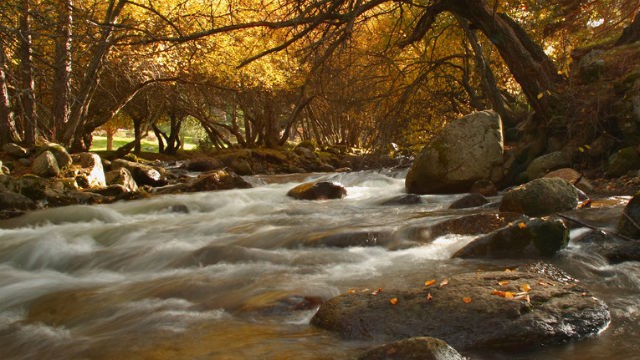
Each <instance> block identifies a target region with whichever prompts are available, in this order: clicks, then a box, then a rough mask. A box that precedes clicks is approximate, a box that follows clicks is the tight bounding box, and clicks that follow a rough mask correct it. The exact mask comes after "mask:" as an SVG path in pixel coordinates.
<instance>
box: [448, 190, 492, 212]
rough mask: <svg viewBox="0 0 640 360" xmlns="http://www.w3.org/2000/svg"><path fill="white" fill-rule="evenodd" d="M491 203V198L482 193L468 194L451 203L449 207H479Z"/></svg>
mask: <svg viewBox="0 0 640 360" xmlns="http://www.w3.org/2000/svg"><path fill="white" fill-rule="evenodd" d="M488 203H489V200H487V198H485V197H484V196H482V195H480V194H475V193H474V194H469V195H466V196H464V197H462V198H460V199H458V200H456V201H454V202H453V203H451V205H449V209H466V208H472V207H478V206H482V205H486V204H488Z"/></svg>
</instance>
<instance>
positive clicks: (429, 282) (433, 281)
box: [424, 279, 437, 287]
mask: <svg viewBox="0 0 640 360" xmlns="http://www.w3.org/2000/svg"><path fill="white" fill-rule="evenodd" d="M436 282H437V281H436V280H435V279H431V280H427V281H425V282H424V286H426V287H429V286H431V285H433V284H435V283H436Z"/></svg>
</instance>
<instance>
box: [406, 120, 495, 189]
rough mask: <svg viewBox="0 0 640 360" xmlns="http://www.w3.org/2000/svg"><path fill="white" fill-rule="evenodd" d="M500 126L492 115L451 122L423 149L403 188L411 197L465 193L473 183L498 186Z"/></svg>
mask: <svg viewBox="0 0 640 360" xmlns="http://www.w3.org/2000/svg"><path fill="white" fill-rule="evenodd" d="M503 151H504V146H503V139H502V122H501V120H500V116H499V115H498V114H497V113H495V112H494V111H479V112H475V113H472V114H470V115H467V116H465V117H462V118H460V119H457V120H455V121H452V122H451V123H449V124H447V126H446V127H445V129H444V130H443V131H442V132H441V133H440V134H438V135H437V136H435V137H434V138H433V139H432V140H431V141H430V142H429V143H428V144H427V146H425V147H424V149H423V150H422V151H421V153H420V154H419V155H418V157H417V158H416V160H415V161H414V162H413V165H412V166H411V168H410V169H409V172H408V174H407V178H406V180H405V186H406V189H407V192H409V193H415V194H433V193H460V192H468V191H469V189H470V188H471V186H472V185H473V183H474V182H476V181H478V180H482V179H485V180H491V181H493V182H498V181H500V180H501V178H502V173H503V169H502V166H503Z"/></svg>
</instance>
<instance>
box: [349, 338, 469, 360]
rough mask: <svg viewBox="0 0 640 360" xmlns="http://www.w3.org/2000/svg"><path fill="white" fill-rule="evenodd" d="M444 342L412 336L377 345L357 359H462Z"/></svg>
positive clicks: (462, 359)
mask: <svg viewBox="0 0 640 360" xmlns="http://www.w3.org/2000/svg"><path fill="white" fill-rule="evenodd" d="M464 359H465V358H464V357H463V356H462V355H460V353H459V352H457V351H456V350H455V349H454V348H452V347H451V346H449V344H447V343H446V342H444V341H442V340H440V339H435V338H431V337H414V338H409V339H404V340H400V341H396V342H393V343H390V344H385V345H382V346H378V347H376V348H374V349H371V350H369V351H367V352H366V353H364V354H362V355H360V356H359V357H358V360H464Z"/></svg>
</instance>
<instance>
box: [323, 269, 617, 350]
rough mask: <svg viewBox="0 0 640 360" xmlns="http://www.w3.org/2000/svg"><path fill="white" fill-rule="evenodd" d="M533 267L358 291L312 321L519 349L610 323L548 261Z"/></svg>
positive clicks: (362, 334)
mask: <svg viewBox="0 0 640 360" xmlns="http://www.w3.org/2000/svg"><path fill="white" fill-rule="evenodd" d="M536 270H537V271H533V270H521V271H520V270H514V271H509V272H505V271H490V272H473V273H465V274H458V275H454V276H451V277H449V278H448V285H447V286H431V287H422V286H420V287H419V288H416V289H412V290H391V289H384V290H382V291H377V292H374V293H371V292H357V291H356V292H354V293H350V294H344V295H340V296H337V297H335V298H332V299H330V300H328V301H326V302H325V303H323V304H322V305H321V306H320V309H319V310H318V312H317V313H316V315H315V316H314V317H313V319H312V320H311V323H312V324H313V325H315V326H317V327H320V328H323V329H327V330H330V331H334V332H336V333H338V334H339V335H340V336H342V337H343V338H347V339H375V340H380V341H388V340H395V339H404V338H411V337H420V336H430V337H435V338H439V339H442V340H444V341H446V342H447V343H449V344H450V345H451V346H453V347H454V348H456V349H458V350H464V349H503V350H510V349H514V350H515V349H517V350H519V351H521V350H522V349H526V348H533V347H536V346H544V345H549V344H556V343H562V342H565V341H568V340H576V339H579V338H582V337H584V336H589V335H593V334H596V333H598V332H599V331H600V330H601V329H603V328H604V327H605V326H607V324H608V323H609V320H610V314H609V311H608V308H607V306H606V305H605V304H604V303H603V302H602V301H601V300H599V299H597V298H595V297H592V296H591V295H590V294H589V293H588V292H587V291H586V290H584V289H581V288H579V287H578V286H577V284H576V282H575V280H572V279H571V278H570V277H568V276H553V275H550V274H563V272H562V271H561V270H559V269H557V268H554V267H553V266H550V265H540V266H538V269H536ZM438 280H441V279H438ZM420 285H422V284H420Z"/></svg>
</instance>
